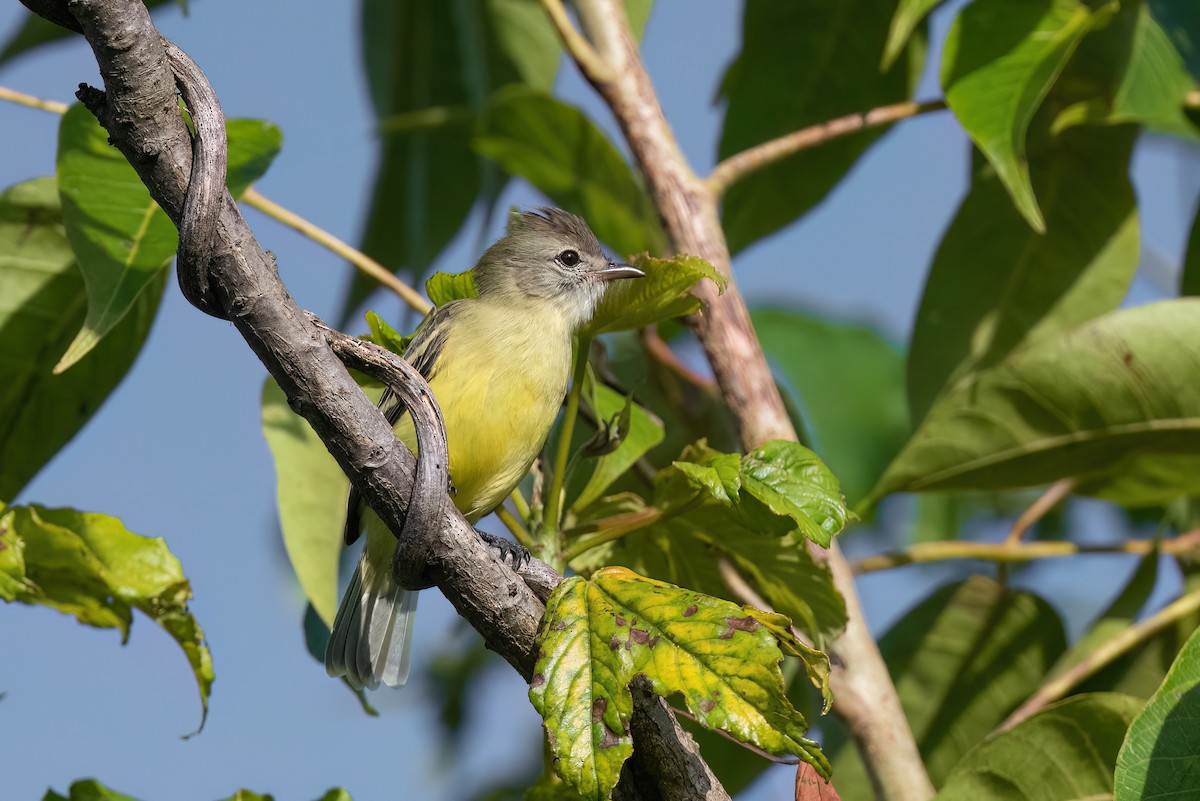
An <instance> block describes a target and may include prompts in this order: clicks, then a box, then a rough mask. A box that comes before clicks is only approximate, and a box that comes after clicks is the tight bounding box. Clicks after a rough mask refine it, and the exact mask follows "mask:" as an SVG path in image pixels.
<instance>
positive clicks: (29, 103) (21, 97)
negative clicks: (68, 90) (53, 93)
mask: <svg viewBox="0 0 1200 801" xmlns="http://www.w3.org/2000/svg"><path fill="white" fill-rule="evenodd" d="M0 100H7V101H8V102H9V103H16V104H17V105H19V106H26V107H28V108H36V109H40V110H42V111H49V112H51V113H52V114H66V113H67V109H69V108H70V106H68V105H67V104H66V103H60V102H58V101H57V100H43V99H42V98H40V97H34V96H33V95H27V94H25V93H24V92H18V91H17V90H15V89H9V88H7V87H5V86H0Z"/></svg>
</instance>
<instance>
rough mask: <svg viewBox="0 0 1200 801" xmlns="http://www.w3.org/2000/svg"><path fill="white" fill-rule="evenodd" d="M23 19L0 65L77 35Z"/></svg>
mask: <svg viewBox="0 0 1200 801" xmlns="http://www.w3.org/2000/svg"><path fill="white" fill-rule="evenodd" d="M144 2H145V4H146V8H149V9H150V10H152V11H153V10H154V9H157V8H158V7H160V6H164V5H168V4H170V5H175V6H178V5H181V3H179V2H178V0H144ZM185 13H186V11H185ZM24 20H25V24H24V25H22V26H21V27H20V28H18V29H17V30H15V31H14V32H13V34H12V35H11V36H10V37H9V38H8V41H6V42H5V43H4V47H3V48H0V65H3V64H5V63H7V62H9V61H11V60H12V59H14V58H15V57H17V56H19V55H21V54H23V53H28V52H29V51H31V50H36V49H38V48H39V47H41V46H42V45H46V44H50V43H52V42H57V41H59V40H61V39H66V38H68V37H73V36H76V35H77V34H76V33H75V32H73V31H69V30H67V29H66V28H63V27H62V26H60V25H56V24H54V23H53V22H51V21H50V20H48V19H45V18H43V17H40V16H38V15H37V14H32V13H31V14H26V15H24ZM72 801H74V799H72Z"/></svg>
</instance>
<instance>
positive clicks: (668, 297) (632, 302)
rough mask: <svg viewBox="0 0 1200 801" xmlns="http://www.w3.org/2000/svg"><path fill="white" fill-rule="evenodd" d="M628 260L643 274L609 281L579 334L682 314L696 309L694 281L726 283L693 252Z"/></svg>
mask: <svg viewBox="0 0 1200 801" xmlns="http://www.w3.org/2000/svg"><path fill="white" fill-rule="evenodd" d="M630 263H631V264H633V265H634V266H635V267H637V268H639V269H641V271H642V272H644V273H645V274H646V277H645V278H634V279H632V280H629V281H617V282H615V283H613V284H610V285H609V287H608V290H607V291H605V293H604V297H603V298H601V300H600V303H599V304H597V306H596V311H595V313H594V314H592V319H591V322H589V323H588V324H587V325H586V326H585V327H584V330H583V332H582V335H583V336H588V337H594V336H596V335H598V334H605V333H609V332H612V331H624V330H627V329H633V328H645V327H646V326H648V325H652V324H654V323H657V322H660V321H662V320H669V319H671V318H673V317H683V316H684V315H687V314H691V313H692V312H695V311H698V310H699V309H700V306H701V305H702V304H701V302H700V299H699V298H697V297H696V296H695V295H692V294H691V290H692V288H693V287H695V286H696V284H698V283H700V282H701V281H703V280H704V279H705V278H707V279H708V280H710V281H712V282H713V283H714V284H716V285H717V288H718V289H719V290H720V291H722V292H724V291H725V286H726V284H727V283H728V282H727V281H726V280H725V276H723V275H721V274H720V273H719V272H717V271H716V268H714V267H713V266H712V265H711V264H709V263H708V262H706V261H705V260H704V259H701V258H698V257H696V256H676V257H674V258H672V259H657V258H655V257H653V256H646V255H641V256H635V257H634V258H633V259H632V260H631V261H630Z"/></svg>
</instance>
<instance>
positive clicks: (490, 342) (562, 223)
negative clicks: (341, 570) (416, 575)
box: [325, 208, 643, 689]
mask: <svg viewBox="0 0 1200 801" xmlns="http://www.w3.org/2000/svg"><path fill="white" fill-rule="evenodd" d="M641 276H643V273H642V271H641V270H638V269H637V268H636V267H631V266H629V265H628V264H618V263H616V262H614V261H612V260H611V259H608V258H606V257H605V255H604V253H603V251H601V249H600V243H599V242H598V241H597V240H596V235H595V234H593V233H592V231H591V229H590V228H589V227H588V225H587V223H586V222H584V221H583V220H582V219H581V218H579V217H577V216H575V215H574V214H570V213H568V212H565V211H561V210H559V209H550V208H541V209H538V210H537V211H528V212H524V213H519V214H513V215H512V217H511V218H510V220H509V225H508V233H507V235H506V236H504V237H503V238H502V239H500V240H499V241H497V242H496V243H495V244H493V245H492V246H491V247H490V248H488V250H487V251H486V252H485V253H484V254H483V256H482V257H481V258H480V259H479V262H478V264H476V265H475V287H476V289H477V290H478V294H479V297H477V298H470V299H463V300H455V301H451V302H450V303H447V304H445V305H444V306H440V307H438V308H436V309H434V310H433V311H432V312H430V313H429V316H427V317H426V318H425V320H424V321H423V322H422V323H421V325H420V327H419V328H418V329H417V333H416V336H415V337H414V338H413V340H412V342H411V344H409V346H408V348H407V349H406V350H405V352H404V359H405V360H406V361H408V362H409V363H410V364H411V365H413V367H415V368H417V370H418V371H419V372H420V373H421V375H422V376H424V378H425V380H426V381H428V382H429V386H430V388H431V389H432V390H433V394H434V397H435V398H437V401H438V405H439V406H441V409H442V416H443V418H444V419H445V423H446V440H447V444H448V445H449V449H450V464H449V468H450V481H451V484H452V485H453V487H454V494H453V500H454V504H455V506H457V507H458V509H459V511H460V512H462V514H463V516H464V517H465V518H466V519H467V521H468V522H469V523H472V524H474V523H475V522H476V521H477V520H479V519H480V518H481V517H483V516H484V515H486V514H488V513H489V512H491V511H492V510H493V509H495V508H496V507H497V506H499V505H500V503H501V502H502V501H503V500H504V499H505V498H506V497H508V495H509V494H510V493H511V492H512V491H513V490H514V489H515V488H516V486H517V484H519V483H520V481H521V479H523V478H524V477H525V475H526V474H527V473H528V472H529V468H530V466H531V465H532V464H533V460H534V459H535V458H537V455H538V454H539V453H540V452H541V450H542V445H543V444H544V443H545V441H546V436H547V435H548V434H549V433H550V428H551V426H552V425H553V424H554V420H555V418H556V417H557V416H558V410H559V408H560V407H561V406H562V402H563V397H564V395H565V394H566V391H567V381H568V379H569V376H570V370H571V345H572V341H573V339H574V336H575V333H576V332H577V331H578V330H579V328H580V327H581V326H582V325H584V324H585V323H587V322H588V320H590V319H591V317H592V313H593V311H594V310H595V308H596V304H597V303H598V302H599V300H600V298H601V297H602V296H603V294H604V291H605V288H606V287H607V286H608V282H609V281H613V280H616V279H620V278H637V277H641ZM380 406H381V408H382V410H383V412H384V414H385V416H386V417H387V418H388V420H389V421H390V422H391V423H392V425H393V427H394V429H395V431H396V436H397V437H399V438H400V439H401V440H402V441H403V442H404V444H405V445H407V446H408V448H409V449H410V450H412V451H413V452H414V453H415V452H416V434H415V432H414V431H413V423H412V419H411V417H410V416H409V415H408V414H406V413H405V410H404V408H403V406H402V405H401V404H400V402H399V401H398V400H397V399H396V398H395V396H394V395H392V394H391V393H389V392H385V394H384V398H383V400H381V401H380ZM361 529H365V530H366V532H367V543H366V547H365V548H364V549H363V553H362V558H361V559H360V560H359V563H358V567H357V569H356V570H355V571H354V576H353V578H351V580H350V586H349V587H348V588H347V590H346V594H345V596H344V597H343V598H342V604H341V606H340V607H339V609H338V613H337V617H336V619H335V620H334V623H333V631H332V633H331V635H330V639H329V645H328V647H327V648H326V651H325V669H326V671H327V672H328V673H329V675H331V676H345V677H346V679H347V680H348V681H349V682H350V684H351V685H352V686H354V687H355V688H362V687H367V688H370V689H375V688H376V687H378V686H379V683H380V682H381V681H382V682H383V683H384V684H387V685H389V686H393V687H396V686H399V685H402V684H404V682H405V681H406V680H407V679H408V671H409V664H410V644H411V642H412V630H413V626H412V618H413V613H414V612H415V611H416V605H417V594H416V593H415V592H410V591H406V590H403V589H401V588H400V587H399V586H397V585H396V583H395V582H394V581H393V580H392V575H391V565H392V553H393V551H394V550H395V547H396V538H395V537H394V536H393V535H392V533H391V531H390V530H389V529H388V528H387V527H386V526H385V525H384V523H383V521H382V520H380V519H379V517H377V516H376V515H375V513H374V512H372V511H371V510H370V509H367V508H366V507H365V506H364V505H363V504H362V501H361V499H360V498H359V496H358V493H357V492H356V491H354V490H351V492H350V499H349V502H348V509H347V514H346V529H345V537H346V542H347V543H350V542H353V541H354V540H355V539H357V538H358V536H359V533H360V530H361Z"/></svg>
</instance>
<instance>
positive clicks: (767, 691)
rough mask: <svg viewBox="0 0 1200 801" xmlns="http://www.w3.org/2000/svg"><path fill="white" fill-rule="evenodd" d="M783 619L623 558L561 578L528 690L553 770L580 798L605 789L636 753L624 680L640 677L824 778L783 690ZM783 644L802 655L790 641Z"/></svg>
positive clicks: (601, 794) (700, 716)
mask: <svg viewBox="0 0 1200 801" xmlns="http://www.w3.org/2000/svg"><path fill="white" fill-rule="evenodd" d="M764 618H766V619H767V620H768V621H770V623H771V625H764V623H763V622H762V620H763V619H764ZM785 623H786V619H784V618H781V617H780V616H778V615H771V616H766V615H764V614H763V613H761V612H758V611H757V610H751V609H749V608H748V607H743V606H739V605H737V604H734V603H731V602H729V601H722V600H720V599H717V598H713V597H711V596H707V595H702V594H700V593H697V592H693V591H690V590H684V589H680V588H679V587H675V586H673V585H670V584H666V583H664V582H660V581H654V580H652V579H647V578H644V577H642V576H639V575H637V574H636V573H633V572H632V571H630V570H627V569H625V568H620V567H612V568H605V569H604V570H600V571H598V572H597V573H595V574H594V575H593V576H592V578H591V580H590V581H589V580H586V579H583V578H581V577H578V576H575V577H572V578H569V579H567V580H566V581H564V582H563V583H562V584H560V585H559V586H558V588H557V589H556V590H555V592H554V594H553V595H552V596H551V598H550V601H549V603H547V605H546V616H545V618H544V619H543V621H542V627H541V631H540V632H539V643H540V651H539V658H538V661H537V664H536V666H535V669H534V671H535V675H534V677H533V682H532V683H531V685H530V690H529V697H530V700H531V701H532V702H533V705H534V707H536V708H537V710H538V711H539V712H540V713H541V714H542V717H543V718H544V720H545V727H546V732H547V734H548V736H549V740H550V744H551V748H552V749H553V751H554V754H555V757H556V762H557V770H558V773H559V775H560V776H561V777H562V778H563V780H564V781H565V782H567V783H568V784H569V785H571V786H572V787H573V788H575V789H576V790H578V791H579V792H580V793H581V794H582V795H584V796H585V797H587V798H595V799H602V798H607V797H608V794H609V792H611V790H612V788H613V787H614V786H615V785H616V782H617V778H618V777H619V775H620V771H621V765H622V764H623V763H624V761H625V760H626V759H627V758H628V757H629V755H630V754H631V753H632V751H633V745H632V740H631V738H630V735H629V728H628V726H629V717H630V715H631V713H632V710H633V699H632V696H631V695H630V691H629V683H630V682H631V681H633V679H634V678H635V677H636V676H639V675H641V676H645V677H646V678H647V679H649V681H650V682H651V685H652V686H653V688H654V691H655V692H657V693H659V694H660V695H666V696H670V695H672V694H675V693H679V694H680V695H682V696H683V700H684V703H685V704H686V706H687V708H688V710H689V711H690V712H691V713H692V714H693V715H695V717H696V719H697V721H698V722H699V723H700V724H701V725H703V726H705V727H707V728H717V729H723V730H725V731H727V732H729V733H730V734H731V735H733V736H734V737H737V738H738V739H740V740H743V741H744V742H748V743H751V744H753V745H755V746H757V747H758V748H761V749H763V750H765V751H769V752H771V753H774V754H792V755H795V756H797V757H799V758H800V759H802V760H804V761H806V762H808V763H809V764H811V765H813V766H814V767H815V768H816V769H817V771H818V772H819V773H820V774H821V775H822V776H825V777H828V775H829V763H828V762H827V761H826V760H825V757H824V756H823V755H822V754H821V751H820V749H819V748H818V747H817V745H816V743H814V742H812V741H811V740H809V739H807V738H806V737H805V736H804V734H805V732H806V731H807V729H808V724H807V722H806V721H805V720H804V717H803V716H802V715H801V714H800V713H799V712H797V711H796V710H795V709H794V708H793V707H792V705H791V703H790V702H789V701H788V699H787V697H786V695H785V694H784V687H783V674H782V673H781V672H780V670H779V662H780V660H781V659H782V658H783V653H782V652H781V651H780V649H779V645H778V643H777V642H776V638H775V636H774V635H773V634H772V629H779V628H780V627H784V628H786V626H785ZM789 651H790V652H793V653H798V654H799V653H801V652H799V651H796V650H794V649H793V648H792V646H791V644H790V643H789ZM811 658H815V659H816V660H817V661H822V660H823V659H824V657H823V655H820V654H818V655H816V656H815V657H811Z"/></svg>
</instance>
